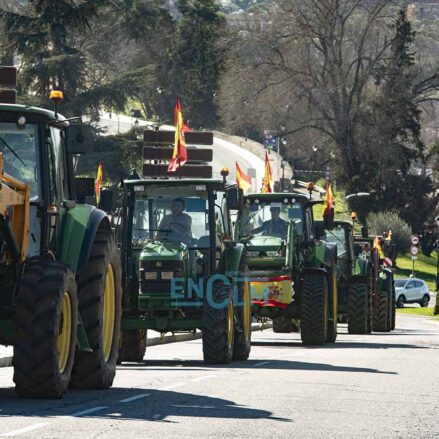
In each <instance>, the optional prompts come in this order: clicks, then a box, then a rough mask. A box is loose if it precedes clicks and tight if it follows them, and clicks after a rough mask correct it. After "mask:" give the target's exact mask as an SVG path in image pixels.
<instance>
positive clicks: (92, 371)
mask: <svg viewBox="0 0 439 439" xmlns="http://www.w3.org/2000/svg"><path fill="white" fill-rule="evenodd" d="M77 279H78V301H79V312H80V314H81V318H82V323H83V324H84V328H85V332H86V334H87V337H88V341H89V344H90V348H91V349H92V350H93V352H83V351H77V352H76V358H75V365H74V367H73V372H72V380H71V387H74V388H78V389H107V388H108V387H110V386H111V385H112V383H113V380H114V376H115V374H116V362H117V356H118V353H119V337H120V320H121V314H122V283H121V269H120V257H119V252H118V249H117V246H116V242H115V240H114V237H113V235H112V233H111V232H109V231H106V230H98V231H97V232H96V236H95V239H94V242H93V246H92V249H91V254H90V260H89V262H88V264H87V265H86V266H85V268H84V269H83V270H81V272H80V273H78V276H77ZM106 288H109V290H108V291H110V290H112V291H113V293H112V295H109V297H111V296H113V299H112V300H111V302H108V303H106V302H105V300H104V299H105V290H106ZM113 300H114V302H113ZM108 306H114V309H113V310H112V311H111V312H107V311H108ZM108 328H110V329H108ZM111 329H112V331H111Z"/></svg>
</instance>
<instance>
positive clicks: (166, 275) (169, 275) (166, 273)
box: [161, 271, 174, 280]
mask: <svg viewBox="0 0 439 439" xmlns="http://www.w3.org/2000/svg"><path fill="white" fill-rule="evenodd" d="M161 275H162V279H163V280H171V279H173V278H174V272H173V271H162V273H161Z"/></svg>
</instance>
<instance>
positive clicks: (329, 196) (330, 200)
mask: <svg viewBox="0 0 439 439" xmlns="http://www.w3.org/2000/svg"><path fill="white" fill-rule="evenodd" d="M333 208H334V194H333V192H332V188H331V184H330V183H329V180H328V181H327V182H326V194H325V200H324V202H323V218H326V217H328V216H329V215H331V214H332V209H333Z"/></svg>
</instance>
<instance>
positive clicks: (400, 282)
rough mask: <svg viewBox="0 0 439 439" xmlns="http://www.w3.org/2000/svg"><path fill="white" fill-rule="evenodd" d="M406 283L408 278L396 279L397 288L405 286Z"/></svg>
mask: <svg viewBox="0 0 439 439" xmlns="http://www.w3.org/2000/svg"><path fill="white" fill-rule="evenodd" d="M406 283H407V279H396V280H395V288H403V287H404V286H405V284H406Z"/></svg>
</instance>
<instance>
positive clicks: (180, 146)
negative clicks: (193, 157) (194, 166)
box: [168, 96, 187, 172]
mask: <svg viewBox="0 0 439 439" xmlns="http://www.w3.org/2000/svg"><path fill="white" fill-rule="evenodd" d="M174 118H175V140H174V152H173V153H172V159H171V162H170V163H169V167H168V172H175V171H176V170H177V169H178V168H179V167H180V166H183V165H184V164H185V163H186V162H187V150H186V140H185V138H184V132H185V131H187V129H185V124H184V122H183V114H182V112H181V105H180V98H179V97H178V96H177V102H176V104H175V110H174ZM186 128H187V127H186Z"/></svg>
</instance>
